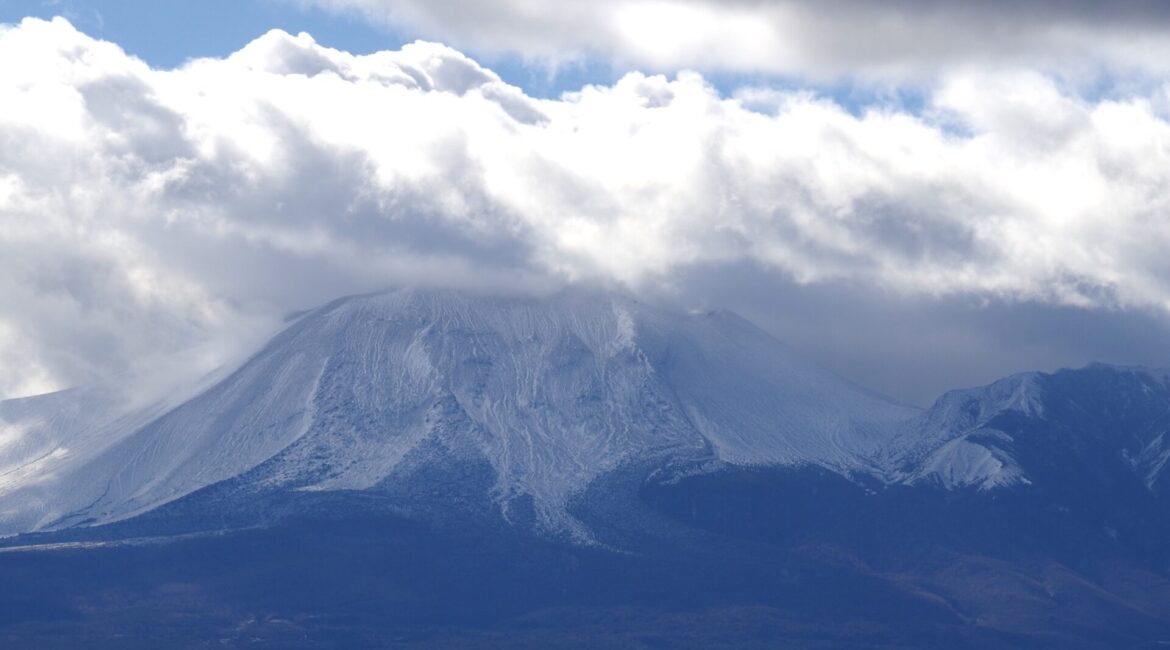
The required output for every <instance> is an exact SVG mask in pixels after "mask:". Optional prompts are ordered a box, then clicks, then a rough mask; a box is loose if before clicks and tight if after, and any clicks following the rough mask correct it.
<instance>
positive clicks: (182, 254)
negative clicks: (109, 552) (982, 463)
mask: <svg viewBox="0 0 1170 650" xmlns="http://www.w3.org/2000/svg"><path fill="white" fill-rule="evenodd" d="M0 61H21V62H22V64H21V65H5V66H0V107H3V108H2V109H0V295H3V296H4V299H3V300H2V301H0V368H3V369H4V370H5V372H4V373H3V374H2V375H0V395H15V394H23V393H30V392H35V391H38V390H47V389H51V388H56V387H62V386H66V385H70V384H73V383H77V382H82V381H87V380H90V379H92V378H94V377H97V376H100V375H102V374H107V373H109V372H111V371H118V370H126V369H130V368H132V367H135V366H136V365H139V364H149V363H154V362H155V360H157V359H158V358H159V357H160V356H161V355H166V354H170V353H172V352H174V351H175V350H180V349H189V348H193V347H194V348H198V346H202V345H208V344H209V342H210V343H216V342H219V341H230V340H235V339H238V338H240V337H242V336H243V333H246V332H255V331H261V330H263V329H264V328H265V327H270V326H271V325H272V324H273V323H275V322H276V321H277V320H278V319H279V317H280V316H281V315H283V314H284V313H286V312H287V311H289V310H292V309H296V308H303V307H307V306H311V305H313V304H315V303H318V302H321V301H324V300H327V299H330V298H333V297H336V296H337V295H341V294H345V293H353V292H357V291H363V290H370V289H376V288H380V287H383V286H386V285H389V284H392V283H426V282H429V283H442V284H461V285H489V286H523V287H539V286H548V285H555V284H558V283H563V282H571V281H585V282H601V283H615V284H620V285H624V286H628V287H632V288H635V289H637V288H646V287H670V286H671V285H672V284H676V283H678V282H679V278H681V277H683V274H685V273H686V272H692V271H693V270H694V269H696V268H718V267H720V266H724V265H742V264H745V263H746V264H749V265H755V266H758V267H760V268H765V269H772V270H773V271H775V272H780V273H783V274H786V275H788V276H789V277H791V278H794V279H795V280H796V281H798V282H804V283H816V282H826V281H835V282H844V283H850V284H856V285H859V286H867V287H873V288H875V289H880V290H884V291H891V292H895V293H899V294H903V295H924V296H954V295H971V296H978V297H988V298H1002V299H1007V300H1025V301H1036V302H1042V303H1052V304H1062V305H1081V306H1086V307H1139V308H1152V309H1156V310H1170V266H1168V263H1167V261H1166V259H1167V258H1166V256H1165V254H1164V253H1163V251H1164V250H1165V249H1166V248H1167V247H1168V246H1170V218H1168V216H1170V187H1168V185H1170V123H1168V122H1167V119H1166V107H1167V94H1166V90H1165V88H1164V87H1162V88H1159V89H1157V90H1155V91H1151V92H1148V93H1145V94H1140V95H1132V96H1125V97H1118V98H1110V99H1086V98H1085V97H1082V96H1080V95H1079V94H1077V93H1075V92H1073V91H1070V90H1068V89H1066V88H1064V87H1063V86H1062V85H1061V84H1060V83H1059V82H1057V81H1054V80H1053V79H1052V78H1050V77H1049V76H1046V75H1044V74H1041V73H1038V72H1029V71H1015V72H1010V71H1004V70H1002V69H999V68H996V69H995V71H989V70H984V69H981V68H968V69H965V71H963V72H952V73H949V74H947V75H946V76H945V77H944V78H942V79H941V81H939V83H938V84H937V85H936V86H934V87H932V89H931V90H930V92H929V93H928V95H927V99H926V103H925V105H924V108H923V109H922V110H920V111H916V112H908V111H905V110H902V109H896V108H883V107H881V106H875V107H873V108H871V109H869V110H865V111H862V112H860V113H859V114H857V113H852V112H850V111H848V110H846V109H844V108H842V107H841V106H839V105H837V104H835V103H834V102H832V101H830V100H828V99H825V98H821V97H818V96H816V95H815V94H811V93H806V92H795V91H777V90H774V89H743V90H742V91H741V92H740V93H739V94H738V95H736V96H733V97H724V96H720V94H719V93H718V92H716V91H715V90H714V89H713V88H712V87H711V86H710V85H708V83H706V82H705V81H704V79H703V78H702V77H701V76H699V75H698V74H695V73H680V74H678V75H676V76H672V77H670V78H667V77H663V76H648V75H644V74H639V73H631V74H628V75H626V76H625V77H623V78H622V79H621V80H620V81H618V82H617V83H615V84H614V85H613V86H589V87H586V88H583V89H582V90H581V91H580V92H574V93H570V94H567V95H565V96H563V97H561V98H558V99H551V100H548V99H543V100H542V99H534V98H532V97H528V96H526V95H525V94H524V93H523V92H522V91H521V90H519V89H517V88H515V87H512V86H509V85H508V84H506V83H504V82H502V81H501V80H500V79H499V77H498V76H497V75H496V74H494V73H493V72H492V71H490V70H488V69H486V68H484V67H482V66H480V65H479V64H477V63H476V62H475V61H473V60H471V59H469V58H468V57H466V56H464V55H463V54H461V53H459V52H458V51H455V50H453V49H450V48H448V47H445V46H442V45H437V44H431V43H423V42H419V43H414V44H411V45H408V46H406V47H404V48H403V49H402V50H400V51H395V52H379V53H375V54H371V55H365V56H355V55H352V54H349V53H346V52H342V51H337V50H331V49H328V48H325V47H322V46H320V45H318V44H317V43H315V42H314V41H313V39H312V38H311V37H309V36H307V35H304V34H302V35H299V36H292V35H289V34H286V33H283V32H279V31H274V32H270V33H268V34H266V35H263V36H261V37H260V38H258V39H257V40H256V41H254V42H252V43H251V44H249V45H248V46H247V47H245V48H244V49H242V50H241V51H239V52H237V53H235V54H233V55H231V56H229V57H227V58H224V59H200V60H195V61H192V62H190V63H188V64H186V65H185V66H183V67H181V68H178V69H175V70H157V69H151V68H150V67H148V66H147V65H146V64H144V63H142V62H141V61H139V60H137V59H135V58H133V57H130V56H127V55H126V54H124V53H123V52H122V51H121V50H120V49H119V48H118V47H117V46H116V45H113V44H111V43H106V42H102V41H98V40H95V39H93V38H90V37H88V36H86V35H84V34H82V33H79V32H78V31H76V30H75V29H74V28H73V27H72V26H71V25H70V24H69V23H67V22H66V21H64V20H61V19H57V20H54V21H52V22H45V21H39V20H31V19H30V20H26V21H24V22H23V23H21V24H20V25H18V26H8V27H4V28H3V29H2V31H0ZM980 70H982V71H980ZM222 354H224V352H223V348H222V347H221V346H217V345H212V347H210V348H209V349H208V352H207V355H208V356H209V358H216V355H222Z"/></svg>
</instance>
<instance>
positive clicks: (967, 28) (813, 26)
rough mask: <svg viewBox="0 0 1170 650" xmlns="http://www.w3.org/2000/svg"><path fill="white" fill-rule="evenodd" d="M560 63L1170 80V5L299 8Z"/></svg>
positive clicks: (699, 0) (706, 1)
mask: <svg viewBox="0 0 1170 650" xmlns="http://www.w3.org/2000/svg"><path fill="white" fill-rule="evenodd" d="M286 1H287V2H294V3H297V4H300V5H313V6H318V7H322V8H325V9H329V10H334V11H341V12H353V13H357V14H359V15H362V16H364V17H366V18H369V19H371V20H373V21H375V22H378V23H383V24H386V25H389V26H393V27H398V28H409V29H413V30H422V31H423V32H424V33H426V34H428V35H429V36H430V37H432V38H437V39H440V40H443V41H445V42H450V43H454V44H455V45H456V46H460V47H470V48H473V49H475V50H477V51H484V52H492V53H512V54H518V55H520V56H524V57H526V58H530V59H538V60H544V61H547V62H553V63H556V62H561V61H564V60H573V59H580V58H582V57H586V56H593V57H596V56H601V57H604V58H608V59H610V60H613V61H615V62H617V63H619V64H624V65H635V66H641V67H646V66H649V67H651V68H658V69H665V70H672V69H676V68H678V67H691V68H698V69H704V70H707V69H720V70H729V71H739V72H767V73H780V74H790V75H796V76H801V77H804V76H809V75H812V76H817V75H837V74H856V73H862V74H876V75H879V76H891V75H892V76H895V77H905V76H906V75H919V74H923V73H926V74H934V73H937V72H940V71H942V70H943V69H945V68H946V67H949V66H953V65H956V64H971V63H979V64H989V63H990V64H1004V63H1010V64H1019V63H1021V62H1026V63H1027V64H1028V65H1030V66H1033V67H1047V68H1061V69H1062V70H1064V71H1069V68H1070V65H1071V66H1074V67H1076V68H1079V69H1078V70H1076V72H1078V73H1093V72H1094V71H1095V70H1098V69H1099V68H1101V67H1102V66H1104V67H1106V68H1113V69H1130V70H1144V71H1156V72H1161V73H1164V72H1166V71H1168V70H1170V41H1168V37H1170V4H1167V3H1166V2H1162V1H1161V0H1115V1H1113V2H1101V1H1100V0H1013V1H1010V2H1009V1H1008V0H979V1H977V2H971V1H963V0H883V1H881V2H874V1H872V0H561V1H560V2H557V3H555V5H553V4H550V3H548V2H546V1H545V0H478V1H476V2H467V1H466V0H286Z"/></svg>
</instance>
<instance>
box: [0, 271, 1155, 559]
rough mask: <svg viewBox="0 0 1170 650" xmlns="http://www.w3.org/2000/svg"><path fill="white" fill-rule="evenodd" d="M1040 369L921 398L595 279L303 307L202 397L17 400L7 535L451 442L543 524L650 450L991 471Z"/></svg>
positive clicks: (847, 470)
mask: <svg viewBox="0 0 1170 650" xmlns="http://www.w3.org/2000/svg"><path fill="white" fill-rule="evenodd" d="M1029 381H1030V380H1029V379H1028V378H1027V376H1021V377H1020V378H1011V379H1009V380H1005V382H1006V383H1003V385H1002V386H1000V385H998V384H997V385H993V386H992V387H989V388H988V389H984V390H982V391H968V392H966V393H964V392H956V393H952V394H948V396H944V397H943V398H942V399H940V402H939V404H937V405H936V406H935V407H934V408H932V409H931V410H930V411H928V412H921V411H918V410H916V409H912V408H908V407H904V406H900V405H897V404H894V403H892V402H889V401H887V400H884V399H882V398H880V397H878V396H876V395H874V394H872V393H870V392H868V391H865V390H863V389H860V388H858V387H856V386H854V385H852V384H850V383H848V382H846V381H844V380H842V379H840V378H838V377H836V376H835V375H833V374H831V373H829V372H827V371H824V370H822V369H820V368H818V367H816V366H814V365H812V364H810V363H808V362H806V361H804V360H802V359H800V358H799V357H798V356H797V355H795V354H793V353H792V352H790V351H789V350H788V349H787V348H786V347H785V346H784V345H782V344H781V343H779V342H777V341H776V340H775V339H774V338H772V337H771V336H769V335H768V334H766V333H765V332H763V331H762V330H760V329H758V328H756V327H755V326H753V325H751V324H750V323H748V322H747V321H744V320H743V319H742V318H739V317H738V316H735V315H734V314H730V313H727V312H713V313H708V314H680V313H675V312H672V311H670V310H664V309H659V308H656V307H652V306H649V305H646V304H643V303H641V302H638V301H636V300H633V299H630V298H625V297H621V296H612V295H603V294H598V293H591V292H586V291H579V290H570V291H564V292H561V293H559V294H555V295H552V296H548V297H540V298H537V297H522V296H512V297H501V296H498V295H487V294H480V293H473V292H459V291H442V290H412V289H405V290H398V291H391V292H386V293H380V294H375V295H366V296H357V297H352V298H347V299H342V300H338V301H335V302H333V303H330V304H328V305H325V306H324V307H321V308H319V309H317V310H314V311H312V312H309V313H307V314H304V315H302V316H299V317H298V318H297V319H295V320H293V321H292V322H291V323H290V324H289V326H288V327H287V328H286V329H285V330H284V331H283V332H281V333H280V334H278V335H277V336H275V337H274V338H273V339H272V340H271V341H269V342H268V343H267V344H266V345H265V346H264V347H263V348H262V349H261V350H260V351H259V352H257V353H256V354H255V355H254V356H253V357H252V358H251V359H250V360H248V361H247V362H246V363H244V364H243V365H242V366H241V367H239V368H238V369H236V370H235V371H234V372H231V373H230V374H228V375H227V376H226V377H223V378H222V379H220V380H219V381H217V382H215V383H214V384H213V385H210V386H208V387H206V388H205V389H204V390H202V391H201V392H199V393H198V394H197V395H194V396H193V397H191V398H190V399H185V400H183V401H181V402H180V403H174V402H162V403H159V404H154V405H152V406H149V407H145V408H139V409H136V410H132V411H130V412H124V410H123V411H120V410H119V409H118V408H117V406H116V404H113V403H112V402H111V400H110V399H109V396H108V395H107V394H105V393H104V392H103V391H102V390H100V389H93V390H88V391H86V390H81V391H67V392H65V393H59V394H55V395H49V396H44V397H40V398H33V399H27V400H15V401H9V402H0V534H13V533H18V532H25V531H32V530H43V529H54V528H63V527H69V526H74V525H83V524H95V523H104V522H110V521H115V520H119V519H124V518H126V517H130V516H133V515H135V514H138V513H141V512H145V511H147V510H150V509H152V508H155V507H158V506H159V505H161V504H164V503H167V502H169V501H172V500H175V499H177V498H180V497H182V496H185V495H187V494H190V493H191V492H193V491H195V490H197V489H199V488H202V487H205V486H208V485H212V484H216V483H219V482H221V481H224V480H227V479H231V478H237V477H238V478H239V480H246V481H247V482H248V484H250V485H253V486H258V487H261V488H265V489H291V490H338V489H346V490H363V489H368V488H372V487H375V486H377V485H378V484H379V483H381V482H383V481H384V480H386V479H387V478H388V477H391V476H393V475H394V473H395V471H396V469H397V468H399V467H400V466H402V464H403V463H404V462H405V461H406V459H408V458H409V459H411V463H412V466H415V467H417V466H426V464H427V461H428V456H430V455H435V454H442V455H444V456H445V457H449V458H456V459H465V460H466V461H468V462H483V461H486V463H488V464H489V465H490V466H491V468H492V469H493V470H494V473H495V483H494V485H493V487H492V488H491V496H492V497H493V498H494V500H495V501H496V502H497V503H498V504H499V506H500V508H501V509H502V511H503V512H504V513H505V514H507V513H508V511H509V508H510V507H511V505H512V504H513V503H515V502H516V500H517V499H531V504H532V507H533V508H534V509H535V511H536V515H537V519H538V523H539V525H541V526H542V527H543V528H545V529H547V530H551V531H556V532H561V533H567V534H570V535H573V536H576V537H578V538H587V537H588V531H586V530H584V528H583V527H582V526H581V524H580V523H578V522H577V521H576V520H575V519H574V518H573V517H572V516H571V515H570V514H569V511H568V504H569V502H570V499H571V498H573V497H574V496H575V495H577V494H580V493H581V492H582V490H584V488H585V487H586V486H588V485H589V484H590V483H591V482H592V481H594V480H595V479H597V478H598V477H600V476H602V475H604V474H606V473H607V472H611V471H613V470H616V469H618V468H620V467H623V466H625V465H628V464H633V463H639V464H646V463H651V464H652V463H667V462H675V461H720V462H723V463H728V464H732V465H801V464H812V465H818V466H821V467H824V468H827V469H830V470H832V471H834V472H838V473H840V474H843V475H846V476H856V475H867V476H872V477H875V478H876V479H878V480H881V481H885V482H905V483H911V484H919V483H935V484H940V485H942V486H944V487H948V488H960V487H977V488H980V489H990V488H993V487H1000V486H1005V485H1012V484H1016V483H1021V482H1026V480H1027V479H1026V477H1025V476H1024V474H1023V472H1022V470H1021V469H1020V468H1019V467H1018V466H1017V465H1016V464H1015V462H1014V460H1013V459H1012V458H1011V455H1010V453H1008V452H1007V451H1005V450H1006V449H1007V447H1006V446H1003V445H999V444H998V443H997V442H996V440H997V438H996V437H995V435H996V434H994V433H993V432H992V433H989V432H988V431H987V430H986V428H984V427H982V425H983V424H984V422H985V420H986V418H987V417H988V416H989V415H990V414H992V413H994V412H998V411H1002V410H1003V409H1023V410H1028V409H1031V411H1030V412H1033V413H1034V412H1035V409H1036V408H1039V405H1040V402H1039V401H1036V399H1035V391H1036V390H1038V389H1037V388H1036V387H1035V386H1034V385H1032V384H1030V383H1029ZM1001 383H1002V382H1001ZM998 435H1000V436H1004V435H1006V434H1002V433H1000V434H998ZM1158 449H1159V450H1160V449H1161V448H1160V447H1159V448H1158ZM1142 453H1143V454H1145V456H1149V457H1150V459H1151V460H1150V462H1152V463H1155V464H1158V467H1159V468H1160V466H1161V465H1160V463H1162V462H1164V459H1163V455H1164V454H1162V453H1161V452H1160V451H1143V452H1142ZM1148 464H1149V463H1146V464H1145V465H1143V467H1145V466H1146V465H1148ZM411 480H423V481H425V480H426V475H425V473H423V474H422V475H415V476H413V477H412V479H411Z"/></svg>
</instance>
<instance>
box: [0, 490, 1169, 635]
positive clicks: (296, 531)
mask: <svg viewBox="0 0 1170 650" xmlns="http://www.w3.org/2000/svg"><path fill="white" fill-rule="evenodd" d="M684 474H685V472H684ZM635 475H636V473H635V472H626V473H624V475H623V474H615V475H614V476H612V477H609V478H608V480H607V481H603V482H602V484H600V485H599V486H598V487H597V488H596V489H595V491H598V492H608V494H609V495H610V497H609V498H608V499H603V498H599V497H598V496H597V495H590V494H586V495H584V496H583V497H582V502H581V504H579V507H578V508H577V509H576V512H577V514H578V515H579V516H580V517H581V518H582V519H583V520H584V521H586V522H590V521H602V520H603V519H604V520H606V521H608V522H610V523H609V525H608V526H605V527H598V530H599V533H598V534H599V540H598V541H599V544H596V545H593V546H586V547H582V546H579V545H573V544H569V543H564V542H558V541H553V540H549V539H547V538H544V537H541V536H538V535H535V534H532V533H531V532H530V528H528V527H526V526H524V525H523V524H519V525H518V524H516V523H515V522H513V523H507V522H504V521H503V520H502V519H491V518H485V517H478V518H476V517H474V516H472V515H470V514H468V515H467V516H465V517H455V518H453V517H447V516H442V517H434V516H429V515H426V514H422V513H421V512H419V513H414V514H410V513H407V514H402V512H403V508H402V504H403V503H405V502H404V501H403V499H402V496H401V494H400V493H399V492H397V491H395V490H393V489H387V490H386V491H384V492H379V493H376V494H373V495H372V494H371V493H368V492H362V493H352V494H330V495H306V494H294V495H290V494H270V495H266V496H263V497H256V498H255V499H251V500H248V501H247V502H242V501H238V500H233V499H232V498H225V497H224V496H223V494H228V493H231V491H230V490H226V489H224V490H220V491H219V492H220V493H217V492H216V491H215V490H209V491H204V492H202V493H199V494H196V495H194V496H192V497H189V498H188V499H185V500H183V501H181V502H179V503H176V504H172V506H168V507H167V508H164V509H162V510H161V511H159V512H158V513H156V514H153V515H152V516H148V517H143V518H139V519H138V520H132V521H130V522H125V523H123V524H118V525H113V526H108V527H104V528H99V529H91V530H80V531H72V532H65V533H54V534H46V535H39V536H24V537H22V538H17V539H13V540H8V542H7V544H8V546H9V550H7V551H6V552H4V553H0V582H2V584H3V585H4V590H3V594H2V595H0V643H2V644H3V646H4V647H38V648H54V647H59V648H75V647H79V645H84V646H85V647H90V648H137V647H141V648H159V647H272V648H377V647H405V648H410V647H427V648H431V647H434V648H472V647H505V648H510V647H515V648H547V647H570V648H571V647H580V648H588V647H629V648H660V647H665V648H671V647H716V648H717V647H728V648H752V647H759V648H775V647H784V648H924V649H925V648H940V647H946V648H995V647H1014V648H1129V647H1158V643H1159V642H1160V641H1164V640H1170V607H1167V603H1170V583H1168V582H1167V581H1166V579H1165V578H1164V577H1163V576H1164V575H1165V567H1166V562H1165V553H1164V552H1163V551H1161V549H1150V548H1144V547H1142V546H1140V545H1138V546H1131V545H1127V544H1126V543H1124V542H1123V541H1121V540H1120V539H1119V538H1120V535H1118V534H1117V533H1111V532H1110V531H1109V530H1108V529H1107V528H1105V527H1103V526H1101V525H1100V522H1098V521H1095V520H1094V517H1096V516H1097V513H1096V511H1095V510H1094V509H1093V508H1092V506H1091V504H1090V505H1089V506H1088V507H1087V509H1086V510H1081V509H1079V508H1069V509H1066V510H1065V511H1062V510H1061V509H1060V508H1046V507H1044V506H1043V504H1042V503H1041V502H1039V501H1037V499H1039V498H1040V497H1037V496H1036V495H1032V496H1029V495H1028V493H1027V492H1021V493H1018V494H1017V493H1004V494H1003V495H1002V496H1000V497H997V498H994V499H991V498H987V497H986V496H984V495H979V494H971V493H965V494H964V493H954V492H947V491H944V490H924V489H920V488H919V489H911V488H895V489H880V490H870V489H867V488H864V487H861V486H858V485H856V484H854V483H851V482H849V481H847V480H845V479H842V478H840V477H838V476H836V475H833V474H830V473H828V472H824V471H819V470H811V469H809V470H799V471H784V470H775V469H770V470H744V469H726V470H723V471H717V472H715V473H712V474H704V475H697V476H692V477H690V478H681V479H672V478H663V477H662V474H661V473H658V474H656V475H655V477H654V478H652V479H645V475H644V474H642V475H641V476H642V477H643V480H640V481H638V484H637V485H636V486H634V487H636V490H634V491H632V492H631V491H629V490H625V489H623V488H628V487H631V484H633V483H634V482H635ZM623 494H625V495H631V497H630V498H629V499H628V500H626V499H625V497H623V496H622V495H623ZM473 506H474V504H468V510H469V512H471V511H475V510H478V509H477V508H474V507H473ZM611 510H620V511H622V512H624V513H626V515H627V516H625V517H617V518H615V517H613V516H611V515H612V513H611V512H610V511H611ZM246 512H251V513H253V516H255V515H256V513H258V512H266V513H270V516H272V517H273V519H272V520H270V521H269V523H268V525H267V526H266V527H264V528H258V529H251V530H237V531H235V532H230V533H214V534H212V533H196V532H194V531H193V530H192V528H191V524H192V522H194V521H202V522H204V523H206V524H209V527H210V526H211V525H213V524H214V525H218V524H222V523H224V522H225V521H227V522H230V521H231V520H232V519H233V518H234V517H237V516H238V517H241V518H242V517H244V516H245V513H246ZM480 512H482V511H480ZM281 513H286V514H281ZM1046 513H1047V514H1046ZM180 522H181V523H182V525H183V526H184V527H185V528H184V529H183V530H179V529H177V528H176V526H177V525H178V524H179V523H180ZM1144 525H1147V526H1149V525H1154V522H1150V521H1147V522H1144ZM177 534H178V535H183V536H179V537H174V535H177ZM163 535H165V536H170V538H169V539H166V540H163V539H159V538H158V537H157V536H163ZM97 538H104V539H105V540H106V541H105V542H104V544H105V545H103V546H100V547H86V546H82V544H83V542H81V540H82V539H97ZM119 539H121V540H123V541H115V540H119ZM126 540H129V541H126ZM29 543H34V544H38V545H44V544H50V543H56V544H66V545H67V546H65V547H64V548H62V547H51V548H45V547H44V546H42V547H41V548H39V549H36V550H31V549H30V550H18V549H17V548H13V547H15V546H19V545H22V544H29Z"/></svg>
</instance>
